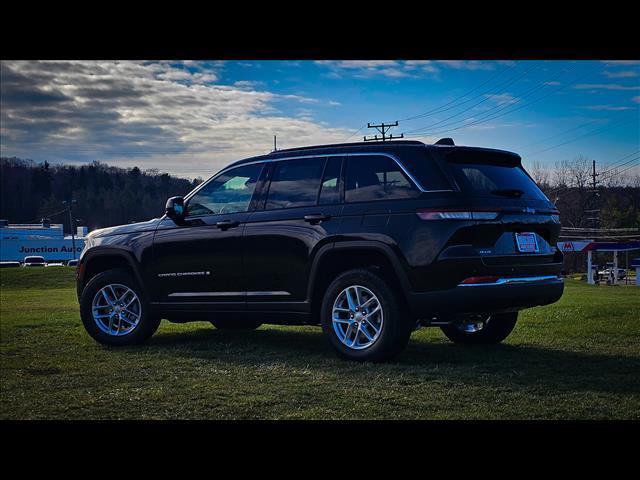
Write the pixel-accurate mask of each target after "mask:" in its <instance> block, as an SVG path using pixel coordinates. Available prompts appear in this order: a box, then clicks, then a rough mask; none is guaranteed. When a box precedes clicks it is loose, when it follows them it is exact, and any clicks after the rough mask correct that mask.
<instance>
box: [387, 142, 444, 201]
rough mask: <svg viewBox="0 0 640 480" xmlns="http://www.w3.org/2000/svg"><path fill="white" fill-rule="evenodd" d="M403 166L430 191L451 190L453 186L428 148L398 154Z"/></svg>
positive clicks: (413, 149)
mask: <svg viewBox="0 0 640 480" xmlns="http://www.w3.org/2000/svg"><path fill="white" fill-rule="evenodd" d="M397 155H398V158H399V159H400V161H401V162H402V165H403V166H404V167H405V168H406V169H407V170H408V171H409V172H410V173H411V175H412V176H413V177H414V178H415V179H416V180H417V181H418V183H420V186H421V187H422V188H423V189H425V190H427V191H429V190H451V189H452V186H451V184H450V183H449V180H447V177H446V176H445V174H444V172H443V171H442V169H441V168H440V166H439V165H438V163H437V162H436V160H435V158H434V157H433V155H432V154H431V152H429V150H427V149H426V148H424V147H422V148H412V149H410V150H409V151H405V152H402V151H400V152H397Z"/></svg>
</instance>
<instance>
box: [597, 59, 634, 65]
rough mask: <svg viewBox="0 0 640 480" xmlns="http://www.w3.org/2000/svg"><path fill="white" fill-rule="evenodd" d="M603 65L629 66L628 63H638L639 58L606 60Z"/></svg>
mask: <svg viewBox="0 0 640 480" xmlns="http://www.w3.org/2000/svg"><path fill="white" fill-rule="evenodd" d="M604 63H605V65H611V66H620V65H622V66H629V65H640V60H607V61H605V62H604Z"/></svg>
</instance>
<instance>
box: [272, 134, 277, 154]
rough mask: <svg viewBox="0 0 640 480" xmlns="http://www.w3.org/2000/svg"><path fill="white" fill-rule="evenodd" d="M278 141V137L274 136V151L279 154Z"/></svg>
mask: <svg viewBox="0 0 640 480" xmlns="http://www.w3.org/2000/svg"><path fill="white" fill-rule="evenodd" d="M276 139H277V137H276V135H274V136H273V151H274V152H277V151H278V145H277V143H276V141H277V140H276Z"/></svg>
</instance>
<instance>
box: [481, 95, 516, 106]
mask: <svg viewBox="0 0 640 480" xmlns="http://www.w3.org/2000/svg"><path fill="white" fill-rule="evenodd" d="M485 97H487V98H489V99H491V100H492V101H494V102H496V104H497V105H510V104H512V103H517V102H519V101H520V99H519V98H518V97H514V96H513V95H511V94H510V93H501V94H487V95H485Z"/></svg>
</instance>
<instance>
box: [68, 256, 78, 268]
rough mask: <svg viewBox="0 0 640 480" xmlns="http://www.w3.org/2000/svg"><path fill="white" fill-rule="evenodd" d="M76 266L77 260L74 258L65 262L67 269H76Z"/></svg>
mask: <svg viewBox="0 0 640 480" xmlns="http://www.w3.org/2000/svg"><path fill="white" fill-rule="evenodd" d="M77 266H78V259H77V258H74V259H72V260H69V261H68V262H67V267H77Z"/></svg>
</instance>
